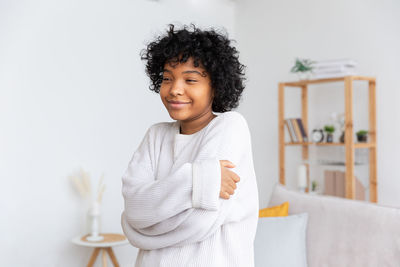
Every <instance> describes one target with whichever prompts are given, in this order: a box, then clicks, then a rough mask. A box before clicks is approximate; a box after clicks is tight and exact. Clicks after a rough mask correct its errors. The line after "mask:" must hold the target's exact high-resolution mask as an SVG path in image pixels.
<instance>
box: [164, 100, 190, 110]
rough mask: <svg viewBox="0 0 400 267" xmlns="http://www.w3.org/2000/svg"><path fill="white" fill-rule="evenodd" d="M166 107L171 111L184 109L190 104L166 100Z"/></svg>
mask: <svg viewBox="0 0 400 267" xmlns="http://www.w3.org/2000/svg"><path fill="white" fill-rule="evenodd" d="M167 102H168V106H169V107H170V108H171V109H181V108H184V107H185V106H186V105H187V104H190V102H185V101H178V100H167Z"/></svg>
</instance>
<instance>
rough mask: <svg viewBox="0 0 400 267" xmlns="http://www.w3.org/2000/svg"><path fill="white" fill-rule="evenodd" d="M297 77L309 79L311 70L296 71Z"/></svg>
mask: <svg viewBox="0 0 400 267" xmlns="http://www.w3.org/2000/svg"><path fill="white" fill-rule="evenodd" d="M296 74H297V77H298V78H299V80H309V79H310V78H311V72H310V71H304V72H296Z"/></svg>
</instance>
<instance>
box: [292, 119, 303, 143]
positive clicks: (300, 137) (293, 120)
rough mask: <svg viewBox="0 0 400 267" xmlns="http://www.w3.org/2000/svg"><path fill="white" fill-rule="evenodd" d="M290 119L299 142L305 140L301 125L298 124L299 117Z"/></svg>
mask: <svg viewBox="0 0 400 267" xmlns="http://www.w3.org/2000/svg"><path fill="white" fill-rule="evenodd" d="M290 121H291V122H292V125H293V128H294V131H295V133H296V137H297V140H298V142H304V140H303V136H302V134H301V131H300V127H299V125H298V124H297V119H290Z"/></svg>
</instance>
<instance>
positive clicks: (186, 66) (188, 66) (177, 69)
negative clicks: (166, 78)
mask: <svg viewBox="0 0 400 267" xmlns="http://www.w3.org/2000/svg"><path fill="white" fill-rule="evenodd" d="M175 60H176V59H175ZM198 63H199V66H198V67H195V66H194V60H193V58H192V57H190V58H188V60H187V61H186V62H175V61H174V60H172V61H168V62H166V63H165V65H164V70H163V71H164V73H178V74H179V73H182V74H185V73H194V74H199V75H201V76H202V77H207V76H208V75H207V71H206V69H205V68H204V66H203V64H202V63H201V62H200V60H199V61H198Z"/></svg>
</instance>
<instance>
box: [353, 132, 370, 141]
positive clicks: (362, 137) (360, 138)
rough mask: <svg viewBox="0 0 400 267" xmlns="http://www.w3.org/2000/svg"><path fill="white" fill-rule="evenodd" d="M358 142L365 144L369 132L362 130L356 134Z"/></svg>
mask: <svg viewBox="0 0 400 267" xmlns="http://www.w3.org/2000/svg"><path fill="white" fill-rule="evenodd" d="M356 135H357V140H358V142H362V143H365V142H367V139H368V131H366V130H360V131H358V132H357V133H356Z"/></svg>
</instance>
